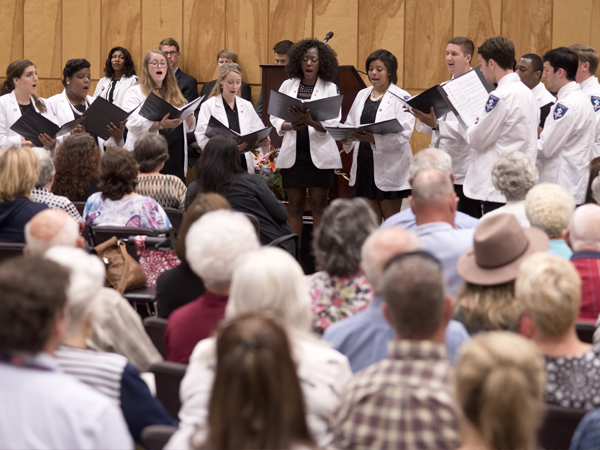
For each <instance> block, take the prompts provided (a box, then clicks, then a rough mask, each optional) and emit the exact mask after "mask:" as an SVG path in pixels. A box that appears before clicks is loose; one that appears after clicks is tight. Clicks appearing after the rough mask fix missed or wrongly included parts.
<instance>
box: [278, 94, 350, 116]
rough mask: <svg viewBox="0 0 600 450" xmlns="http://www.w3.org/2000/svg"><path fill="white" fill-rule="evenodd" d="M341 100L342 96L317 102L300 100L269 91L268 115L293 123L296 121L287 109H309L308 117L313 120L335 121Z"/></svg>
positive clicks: (321, 99)
mask: <svg viewBox="0 0 600 450" xmlns="http://www.w3.org/2000/svg"><path fill="white" fill-rule="evenodd" d="M343 99H344V96H343V95H336V96H334V97H325V98H320V99H317V100H310V99H306V100H302V99H299V98H294V97H290V96H289V95H285V94H282V93H281V92H278V91H274V90H271V96H270V97H269V109H268V113H269V114H270V115H272V116H275V117H279V118H280V119H283V120H285V121H286V122H290V123H294V122H296V119H295V118H294V116H292V115H291V114H290V113H289V112H288V109H289V108H291V107H292V106H296V107H298V109H299V110H300V111H302V112H306V110H307V109H310V116H311V117H312V118H313V119H314V120H316V121H319V122H321V121H323V120H330V119H335V118H336V117H337V116H339V114H340V108H341V107H342V100H343Z"/></svg>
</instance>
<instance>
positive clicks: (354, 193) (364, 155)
mask: <svg viewBox="0 0 600 450" xmlns="http://www.w3.org/2000/svg"><path fill="white" fill-rule="evenodd" d="M380 104H381V100H379V101H376V102H374V101H373V100H371V98H370V97H367V100H366V101H365V106H364V108H363V111H362V114H361V115H360V124H361V125H364V124H366V123H375V116H377V109H378V108H379V105H380ZM355 151H357V152H358V154H357V155H356V180H355V181H354V186H351V187H350V197H364V198H368V199H369V200H377V201H381V200H397V199H400V198H404V197H408V196H409V195H410V189H407V190H404V191H382V190H381V189H379V188H378V187H377V186H376V185H375V166H374V164H373V149H372V148H371V144H370V143H369V142H361V143H360V146H359V147H358V149H356V150H355Z"/></svg>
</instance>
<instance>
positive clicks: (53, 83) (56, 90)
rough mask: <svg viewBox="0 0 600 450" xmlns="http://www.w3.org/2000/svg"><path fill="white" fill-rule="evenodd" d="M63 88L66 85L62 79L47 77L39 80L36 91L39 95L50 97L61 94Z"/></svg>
mask: <svg viewBox="0 0 600 450" xmlns="http://www.w3.org/2000/svg"><path fill="white" fill-rule="evenodd" d="M63 89H64V86H63V85H62V81H61V80H59V79H52V78H46V79H40V80H38V85H37V89H36V91H35V93H36V95H37V96H38V97H42V98H49V97H52V96H53V95H56V94H60V93H61V92H62V90H63Z"/></svg>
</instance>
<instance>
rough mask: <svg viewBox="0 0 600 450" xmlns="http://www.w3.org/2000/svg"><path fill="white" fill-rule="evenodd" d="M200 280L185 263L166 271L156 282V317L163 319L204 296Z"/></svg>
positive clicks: (202, 284)
mask: <svg viewBox="0 0 600 450" xmlns="http://www.w3.org/2000/svg"><path fill="white" fill-rule="evenodd" d="M204 292H205V289H204V283H203V282H202V279H201V278H200V277H199V276H198V275H196V274H195V273H194V272H192V269H190V266H188V265H187V263H182V264H181V265H179V266H177V267H175V268H174V269H171V270H167V271H166V272H164V273H162V274H161V275H160V276H159V277H158V280H156V298H155V299H156V301H157V302H158V317H162V318H164V319H166V318H168V317H169V315H170V314H171V313H172V312H173V311H174V310H176V309H177V308H179V307H180V306H183V305H185V304H187V303H189V302H191V301H194V300H196V299H197V298H198V297H200V296H201V295H204Z"/></svg>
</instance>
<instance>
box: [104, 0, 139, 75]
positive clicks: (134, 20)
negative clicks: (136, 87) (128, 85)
mask: <svg viewBox="0 0 600 450" xmlns="http://www.w3.org/2000/svg"><path fill="white" fill-rule="evenodd" d="M141 6H142V4H141V0H127V1H123V0H102V41H101V42H102V44H101V58H103V59H104V61H106V58H107V57H108V52H109V51H110V49H111V48H113V47H117V46H120V47H124V48H126V49H127V50H128V51H129V53H131V57H132V58H133V63H134V65H135V70H136V71H137V73H141V69H142V66H141V64H142V60H143V59H144V55H145V53H146V52H143V53H142V51H141V48H140V39H141V15H142V14H141Z"/></svg>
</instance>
